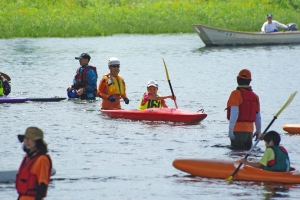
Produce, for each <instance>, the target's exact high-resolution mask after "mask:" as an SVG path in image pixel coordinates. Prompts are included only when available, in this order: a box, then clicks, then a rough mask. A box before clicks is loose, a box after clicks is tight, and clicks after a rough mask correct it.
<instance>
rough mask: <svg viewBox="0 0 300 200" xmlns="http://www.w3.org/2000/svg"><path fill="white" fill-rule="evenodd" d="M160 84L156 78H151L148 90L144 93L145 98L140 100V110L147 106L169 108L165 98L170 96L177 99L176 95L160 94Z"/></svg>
mask: <svg viewBox="0 0 300 200" xmlns="http://www.w3.org/2000/svg"><path fill="white" fill-rule="evenodd" d="M157 91H158V84H157V82H156V81H154V80H150V81H149V82H148V84H147V92H145V93H144V95H143V98H142V100H141V102H140V106H139V108H138V110H144V109H147V108H167V107H168V106H167V105H166V102H165V100H164V99H167V98H170V99H172V100H176V96H174V98H173V96H172V95H169V96H160V95H158V94H157Z"/></svg>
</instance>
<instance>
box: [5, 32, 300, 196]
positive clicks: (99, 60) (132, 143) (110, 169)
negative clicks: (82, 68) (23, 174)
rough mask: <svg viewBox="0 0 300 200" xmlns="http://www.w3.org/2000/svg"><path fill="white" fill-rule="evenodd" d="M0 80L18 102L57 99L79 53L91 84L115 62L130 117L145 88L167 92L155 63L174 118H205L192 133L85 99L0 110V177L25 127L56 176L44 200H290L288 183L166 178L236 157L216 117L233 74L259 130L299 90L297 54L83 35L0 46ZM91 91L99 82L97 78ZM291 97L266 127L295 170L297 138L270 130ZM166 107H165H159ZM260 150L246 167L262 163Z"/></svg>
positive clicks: (8, 188)
mask: <svg viewBox="0 0 300 200" xmlns="http://www.w3.org/2000/svg"><path fill="white" fill-rule="evenodd" d="M0 46H1V49H0V55H1V60H2V62H1V63H2V65H1V68H0V71H3V72H5V73H7V74H9V75H10V76H11V79H12V83H11V84H12V93H11V94H10V96H21V97H54V96H62V97H66V91H65V90H66V88H67V86H69V85H70V84H71V83H72V78H73V76H74V74H75V71H76V69H77V67H78V61H77V60H75V59H74V57H75V56H78V55H79V54H80V53H82V52H88V53H90V55H91V57H92V59H91V62H90V64H92V65H95V66H96V67H97V70H98V74H99V76H100V77H101V76H102V75H103V74H105V73H107V72H108V68H107V60H108V59H109V58H110V57H118V58H119V59H120V60H121V68H120V69H121V72H120V74H121V75H122V76H123V77H124V79H125V82H126V84H127V94H128V97H129V99H130V104H129V105H126V104H124V102H122V106H123V108H124V109H136V108H137V107H138V104H139V101H140V98H141V96H142V95H143V93H144V92H145V89H146V84H147V82H148V80H150V79H155V80H157V81H158V84H159V93H160V94H162V95H169V94H170V89H169V86H168V82H167V80H166V75H165V71H164V66H163V62H162V58H164V59H165V61H166V64H167V67H168V70H169V76H170V79H171V83H172V86H173V89H174V93H175V95H176V96H177V104H178V107H179V108H180V109H184V110H189V111H198V110H199V109H200V108H203V109H204V110H205V112H206V113H207V114H208V117H207V118H206V119H204V120H203V121H202V122H201V123H199V124H193V125H187V124H174V123H162V122H146V121H129V120H116V119H110V118H108V117H107V116H104V115H103V114H101V113H100V111H99V109H100V107H99V103H100V100H99V99H98V100H97V101H95V102H85V101H67V100H66V101H62V102H56V103H53V102H44V103H41V102H27V103H23V104H0V109H1V111H2V116H3V117H2V123H1V127H2V133H1V134H0V163H1V165H0V170H13V169H17V168H18V167H19V164H20V162H21V159H22V157H23V152H22V149H21V144H20V143H19V142H18V140H17V136H16V135H17V134H23V133H24V131H25V129H26V128H27V127H28V126H38V127H40V128H41V129H42V130H44V132H45V140H46V142H47V143H48V144H49V146H48V147H49V150H50V155H51V157H52V160H53V165H54V167H55V168H56V170H57V174H56V175H55V176H53V177H52V178H53V181H52V182H51V184H50V188H49V191H48V197H47V198H46V199H49V200H50V199H52V200H54V199H55V200H56V199H66V200H68V199H86V200H89V199H217V198H222V199H236V200H239V199H300V190H299V189H300V184H276V183H262V182H246V181H235V182H233V183H232V184H229V183H227V182H226V181H224V180H216V179H207V178H200V177H190V176H188V175H187V174H186V173H183V172H181V171H178V170H176V169H175V168H174V167H173V166H172V162H173V160H174V159H176V158H213V159H225V160H237V159H239V158H241V157H243V156H245V154H246V151H233V150H231V149H229V148H228V145H229V138H228V137H227V130H228V121H227V120H226V118H225V112H224V108H225V107H226V103H227V99H228V97H229V94H230V92H231V91H232V90H234V89H235V87H236V76H237V74H238V72H239V71H240V70H241V69H243V68H248V69H249V70H251V72H252V77H253V78H252V83H251V85H252V87H253V89H254V91H255V92H256V93H257V94H258V95H259V96H260V100H261V115H262V127H263V129H264V128H265V127H267V125H268V124H269V122H270V121H271V120H272V119H273V116H274V115H275V113H276V112H277V111H278V110H279V109H280V108H281V107H282V106H283V105H284V103H285V102H286V100H287V99H288V97H289V95H290V94H291V93H292V92H293V91H296V90H298V89H299V85H300V79H299V77H298V75H299V74H300V68H299V66H298V63H299V55H300V46H263V47H221V48H206V47H204V45H203V43H202V42H201V40H200V39H199V38H198V36H197V35H196V34H176V35H114V36H111V37H91V38H67V39H65V38H39V39H7V40H0ZM98 82H99V81H98ZM299 98H300V96H299V94H298V95H297V96H296V97H295V99H294V101H293V102H292V103H291V104H290V105H289V106H288V107H287V108H286V109H285V110H284V111H283V112H282V113H281V114H280V116H279V117H278V119H277V120H276V121H275V122H274V124H273V125H272V127H271V129H272V130H276V131H278V132H280V133H281V136H282V145H284V146H285V147H286V148H287V149H288V151H289V155H290V159H291V163H292V166H294V167H296V168H300V160H299V153H300V150H299V147H298V146H299V145H298V144H299V141H300V136H299V135H289V134H286V133H285V132H284V131H283V130H282V126H283V125H284V124H295V123H299V113H300V112H299V111H300V110H299V109H300V103H299ZM167 104H168V105H169V107H175V106H174V102H172V101H171V100H169V99H168V100H167ZM264 149H265V147H264V143H263V142H260V143H259V144H258V146H257V148H255V150H254V152H253V154H252V155H251V156H250V157H249V158H250V159H251V160H255V159H256V160H257V159H259V157H260V156H262V154H263V151H264ZM0 199H1V200H11V199H17V193H16V191H15V189H14V184H12V183H11V184H3V183H0Z"/></svg>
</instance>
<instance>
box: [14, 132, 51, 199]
mask: <svg viewBox="0 0 300 200" xmlns="http://www.w3.org/2000/svg"><path fill="white" fill-rule="evenodd" d="M43 138H44V133H43V131H42V130H41V129H39V128H37V127H28V128H27V129H26V131H25V134H23V135H18V139H19V141H20V142H24V143H23V150H24V151H25V153H26V155H25V157H24V159H23V161H22V162H21V165H20V168H19V171H18V173H17V176H16V183H15V184H16V189H17V192H18V194H19V198H18V200H41V199H43V198H44V197H46V195H47V189H48V185H49V182H50V176H51V169H52V161H51V158H50V156H49V155H48V154H47V152H48V148H47V143H46V142H45V141H44V139H43Z"/></svg>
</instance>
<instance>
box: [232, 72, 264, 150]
mask: <svg viewBox="0 0 300 200" xmlns="http://www.w3.org/2000/svg"><path fill="white" fill-rule="evenodd" d="M251 80H252V79H251V72H250V71H249V70H248V69H242V70H241V71H240V72H239V73H238V76H237V83H238V87H237V88H236V90H234V91H232V92H231V94H230V96H229V99H228V102H227V108H226V110H227V119H228V120H229V131H228V137H229V138H230V141H231V147H232V148H235V149H245V150H248V149H250V148H251V146H252V139H253V131H254V124H255V128H256V132H255V133H254V135H255V136H258V135H259V134H260V133H261V116H260V103H259V98H258V96H257V95H256V94H255V93H254V92H253V91H252V87H251V86H250V82H251Z"/></svg>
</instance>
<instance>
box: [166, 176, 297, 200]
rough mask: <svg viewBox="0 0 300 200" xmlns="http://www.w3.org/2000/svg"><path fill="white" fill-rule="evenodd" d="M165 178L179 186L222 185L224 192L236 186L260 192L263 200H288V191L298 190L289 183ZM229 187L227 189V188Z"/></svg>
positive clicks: (190, 177) (186, 177)
mask: <svg viewBox="0 0 300 200" xmlns="http://www.w3.org/2000/svg"><path fill="white" fill-rule="evenodd" d="M167 178H176V182H177V183H179V184H182V183H184V184H197V183H199V184H201V185H202V184H205V185H207V184H211V185H212V186H213V185H214V186H216V185H218V187H220V185H222V186H223V187H224V189H225V190H227V189H233V187H232V186H238V188H240V187H241V186H242V187H245V188H254V190H256V191H261V196H262V197H263V199H264V200H269V199H273V198H274V197H279V198H289V197H290V194H289V191H290V189H291V188H298V184H290V183H276V182H253V181H231V182H228V181H226V180H223V179H212V178H203V177H198V176H193V175H183V176H181V175H178V174H174V175H173V176H169V177H167ZM227 187H229V188H227ZM232 194H233V196H239V195H240V194H238V193H237V194H234V192H233V193H232Z"/></svg>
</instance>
